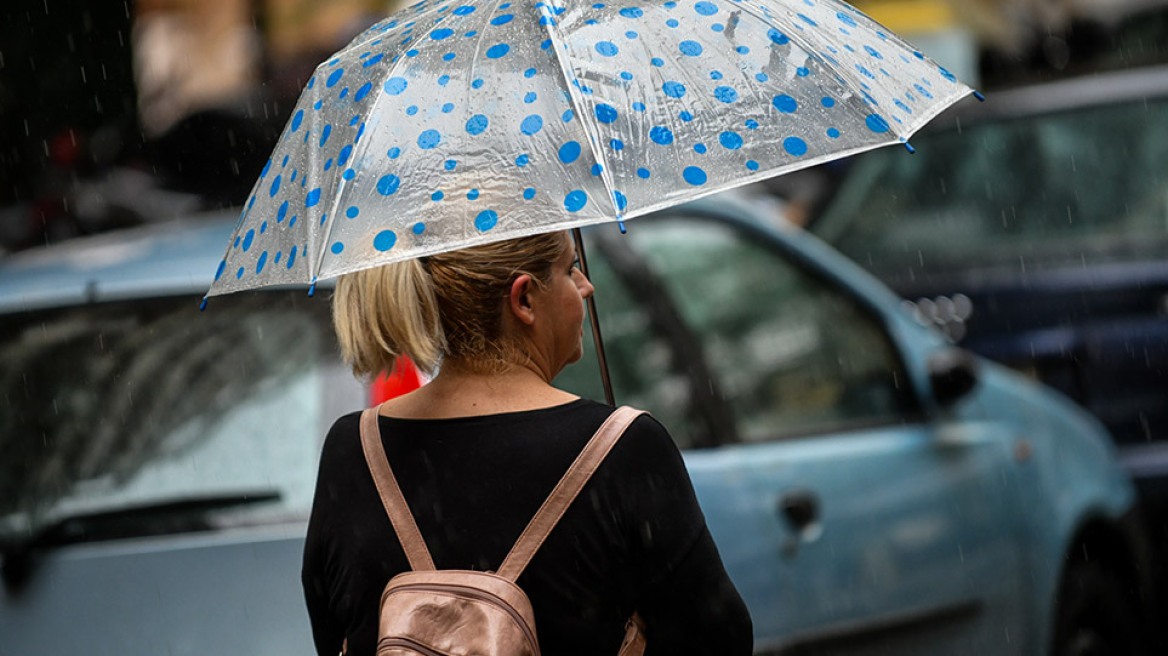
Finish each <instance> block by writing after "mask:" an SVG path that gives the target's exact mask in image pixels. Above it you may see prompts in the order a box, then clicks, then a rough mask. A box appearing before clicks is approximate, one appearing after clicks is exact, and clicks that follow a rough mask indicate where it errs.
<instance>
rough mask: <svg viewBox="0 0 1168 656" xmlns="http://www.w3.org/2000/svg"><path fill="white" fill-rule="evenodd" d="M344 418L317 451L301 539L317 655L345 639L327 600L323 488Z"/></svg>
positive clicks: (327, 499) (332, 651)
mask: <svg viewBox="0 0 1168 656" xmlns="http://www.w3.org/2000/svg"><path fill="white" fill-rule="evenodd" d="M346 419H348V418H342V419H341V420H338V421H337V423H336V424H334V425H333V428H332V430H330V431H329V436H328V437H327V438H326V439H325V447H324V449H323V450H322V453H321V460H320V470H319V471H318V473H317V481H316V492H315V494H314V496H313V500H312V514H311V515H310V516H309V519H308V532H307V534H306V535H305V539H304V562H303V564H302V566H301V570H300V581H301V584H302V585H303V586H304V602H305V605H306V606H307V608H308V619H309V622H310V623H311V625H312V638H313V642H314V643H315V645H316V652H317V654H319V656H337V654H338V653H340V651H341V646H342V644H343V642H344V639H345V628H344V624H343V623H342V622H341V621H340V619H338V618H337V617H336V615H335V614H334V613H333V611H332V609H331V607H330V604H329V599H330V596H329V589H330V587H329V577H328V571H329V558H328V553H329V549H328V542H327V536H328V535H330V533H331V531H330V527H329V519H330V518H331V517H332V516H333V513H332V511H331V510H330V508H329V506H330V504H331V502H332V495H330V494H328V493H327V492H326V490H327V489H328V486H329V481H328V478H329V474H328V472H329V471H331V470H332V466H331V463H330V460H331V459H332V456H333V455H335V454H333V453H332V451H334V450H335V449H332V448H330V445H332V444H335V443H336V441H337V440H339V439H341V437H342V436H341V433H344V432H345V429H346V428H347V426H346V425H345V424H347V423H351V422H346Z"/></svg>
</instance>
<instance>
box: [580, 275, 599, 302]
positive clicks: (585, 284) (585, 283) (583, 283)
mask: <svg viewBox="0 0 1168 656" xmlns="http://www.w3.org/2000/svg"><path fill="white" fill-rule="evenodd" d="M576 274H577V275H578V276H579V279H577V280H576V286H577V287H578V288H579V289H580V296H582V297H584V298H589V297H591V296H592V293H593V292H594V291H596V290H595V289H594V288H593V287H592V281H590V280H588V276H586V275H584V273H583V272H582V271H580V270H579V269H577V270H576Z"/></svg>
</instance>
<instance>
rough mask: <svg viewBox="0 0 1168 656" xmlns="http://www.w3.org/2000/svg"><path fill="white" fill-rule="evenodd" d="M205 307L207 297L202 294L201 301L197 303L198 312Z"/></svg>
mask: <svg viewBox="0 0 1168 656" xmlns="http://www.w3.org/2000/svg"><path fill="white" fill-rule="evenodd" d="M206 309H207V297H206V296H204V297H203V300H202V302H200V303H199V312H202V311H203V310H206Z"/></svg>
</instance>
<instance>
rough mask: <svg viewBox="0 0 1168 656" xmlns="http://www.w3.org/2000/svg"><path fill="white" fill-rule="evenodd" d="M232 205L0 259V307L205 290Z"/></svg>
mask: <svg viewBox="0 0 1168 656" xmlns="http://www.w3.org/2000/svg"><path fill="white" fill-rule="evenodd" d="M237 216H238V210H226V211H222V212H214V213H209V214H205V215H199V216H195V217H191V218H189V219H183V220H179V221H173V222H167V223H161V224H157V225H149V226H143V227H140V228H132V229H129V230H120V231H117V232H111V233H106V234H102V235H98V236H94V237H83V238H78V239H72V240H69V241H67V242H63V243H61V244H56V245H51V246H46V247H42V248H36V249H31V250H27V251H21V252H18V253H14V254H12V255H9V256H7V257H5V258H2V259H0V313H8V312H19V311H27V310H35V309H42V308H49V307H59V306H63V305H76V304H79V303H86V302H98V301H112V300H119V299H124V298H133V297H144V296H170V295H178V294H198V295H201V294H203V293H205V292H206V291H207V288H208V287H210V285H211V282H212V280H213V278H214V276H215V270H216V268H217V266H218V264H219V260H220V259H222V257H223V253H224V251H225V250H226V247H227V242H228V239H229V238H230V236H231V231H232V229H233V227H234V224H235V221H236V218H237Z"/></svg>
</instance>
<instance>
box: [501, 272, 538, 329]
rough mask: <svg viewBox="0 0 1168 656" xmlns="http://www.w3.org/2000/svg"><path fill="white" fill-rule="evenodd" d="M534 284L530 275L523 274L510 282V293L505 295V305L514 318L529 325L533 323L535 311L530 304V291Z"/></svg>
mask: <svg viewBox="0 0 1168 656" xmlns="http://www.w3.org/2000/svg"><path fill="white" fill-rule="evenodd" d="M533 287H534V285H533V284H532V280H531V276H530V275H528V274H526V273H525V274H523V275H521V276H519V277H518V278H516V279H515V280H514V282H512V283H511V290H510V294H508V296H507V307H508V308H510V310H511V314H513V315H515V318H516V319H519V321H521V322H523V323H524V324H526V325H528V326H530V325H531V324H533V323H535V311H534V309H533V308H532V305H531V293H532V291H533Z"/></svg>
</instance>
